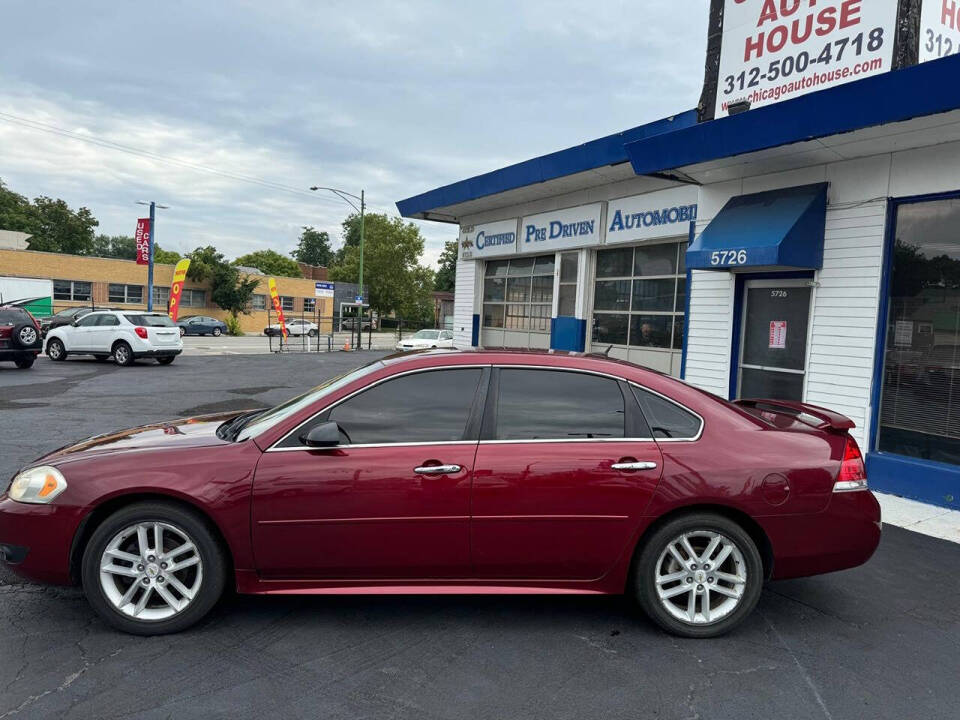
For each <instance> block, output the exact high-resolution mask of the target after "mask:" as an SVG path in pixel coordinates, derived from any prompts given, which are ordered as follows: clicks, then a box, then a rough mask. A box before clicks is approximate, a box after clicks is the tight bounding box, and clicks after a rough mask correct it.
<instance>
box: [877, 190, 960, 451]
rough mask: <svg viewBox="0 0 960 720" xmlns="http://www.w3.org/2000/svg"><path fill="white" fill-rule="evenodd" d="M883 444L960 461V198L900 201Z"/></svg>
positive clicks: (879, 445)
mask: <svg viewBox="0 0 960 720" xmlns="http://www.w3.org/2000/svg"><path fill="white" fill-rule="evenodd" d="M886 322H887V333H886V348H885V350H884V370H883V386H882V387H883V389H882V394H881V405H880V420H879V430H878V435H877V449H878V450H880V451H885V452H891V453H897V454H899V455H906V456H909V457H916V458H922V459H926V460H935V461H939V462H945V463H953V464H960V199H950V200H935V201H928V202H919V203H911V204H904V205H900V206H899V208H898V209H897V217H896V236H895V245H894V250H893V266H892V273H891V280H890V302H889V309H888V316H887V321H886Z"/></svg>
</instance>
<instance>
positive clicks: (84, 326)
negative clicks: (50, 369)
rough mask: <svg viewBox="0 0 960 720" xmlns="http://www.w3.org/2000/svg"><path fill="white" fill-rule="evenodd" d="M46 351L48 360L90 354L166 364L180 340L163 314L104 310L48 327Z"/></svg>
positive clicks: (125, 361)
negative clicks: (146, 359) (154, 360)
mask: <svg viewBox="0 0 960 720" xmlns="http://www.w3.org/2000/svg"><path fill="white" fill-rule="evenodd" d="M46 350H47V355H48V356H49V357H50V359H51V360H65V359H66V357H67V355H93V356H94V357H95V358H96V359H97V360H100V361H103V360H106V359H107V358H108V357H110V356H111V355H113V359H114V360H116V362H117V365H132V364H133V361H134V360H139V359H140V358H155V359H156V361H157V362H158V363H160V364H161V365H169V364H170V363H172V362H173V360H174V358H175V357H177V355H179V354H180V353H181V352H183V341H182V340H181V339H180V329H179V328H178V327H177V326H176V324H175V323H174V322H173V320H171V319H170V318H169V317H168V316H167V315H164V314H163V313H148V312H138V311H136V310H129V311H125V310H105V311H100V312H92V313H89V314H87V315H84V316H83V317H82V318H80V319H79V320H74V321H73V322H72V323H70V324H69V325H62V326H60V327H58V328H54V329H53V330H51V331H50V332H49V333H48V334H47V348H46Z"/></svg>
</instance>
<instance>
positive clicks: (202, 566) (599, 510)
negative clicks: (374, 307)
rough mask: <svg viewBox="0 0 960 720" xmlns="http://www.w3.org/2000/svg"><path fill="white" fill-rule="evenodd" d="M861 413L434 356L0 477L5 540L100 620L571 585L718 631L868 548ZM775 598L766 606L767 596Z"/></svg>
mask: <svg viewBox="0 0 960 720" xmlns="http://www.w3.org/2000/svg"><path fill="white" fill-rule="evenodd" d="M852 427H853V423H852V422H851V421H850V420H848V419H847V418H845V417H843V416H842V415H838V414H836V413H833V412H831V411H829V410H825V409H823V408H820V407H816V406H813V405H806V404H801V403H790V402H780V401H741V402H738V403H729V402H726V401H724V400H721V399H719V398H717V397H716V396H713V395H710V394H708V393H705V392H702V391H700V390H697V389H696V388H693V387H691V386H689V385H686V384H684V383H682V382H680V381H678V380H675V379H673V378H671V377H668V376H665V375H661V374H659V373H656V372H652V371H649V370H645V369H642V368H639V367H637V366H635V365H631V364H629V363H624V362H618V361H614V360H608V359H606V358H602V357H597V356H577V355H563V354H547V353H520V352H507V351H502V352H497V351H465V352H457V351H446V350H430V351H426V352H421V353H407V354H405V355H398V356H394V357H390V358H386V359H384V360H378V361H376V362H374V363H372V364H369V365H366V366H365V367H362V368H359V369H357V370H355V371H353V372H350V373H347V374H346V375H343V376H341V377H339V378H335V379H333V380H329V381H327V382H326V383H325V384H323V385H320V386H319V387H316V388H314V389H313V390H311V391H310V392H307V393H306V394H304V395H301V396H300V397H297V398H294V399H292V400H289V401H288V402H285V403H283V404H282V405H278V406H277V407H275V408H272V409H269V410H255V411H249V412H243V413H238V414H234V413H232V414H229V415H219V416H207V417H201V418H193V419H178V420H172V421H170V422H168V423H158V424H155V425H148V426H145V427H141V428H137V429H133V430H129V431H125V432H114V433H110V434H108V435H99V436H97V437H93V438H90V439H88V440H84V441H82V442H79V443H76V444H74V445H71V446H67V447H65V448H62V449H60V450H57V451H54V452H52V453H50V454H49V455H47V456H46V457H43V458H40V459H39V460H37V461H36V462H34V463H33V464H31V465H28V466H27V467H26V468H25V469H24V470H23V471H22V472H20V473H19V474H18V475H17V476H16V477H15V478H14V479H13V481H12V484H11V485H10V487H9V489H8V490H6V491H5V492H4V493H3V494H2V495H0V558H5V559H6V562H7V563H8V564H9V565H10V566H11V567H12V568H13V569H14V570H15V571H16V572H18V573H20V574H22V575H23V576H25V577H27V578H29V579H32V580H35V581H40V582H48V583H71V582H80V583H81V584H82V586H83V589H84V591H85V593H86V595H87V598H88V599H89V601H90V603H91V604H92V606H93V607H94V608H95V609H96V610H97V612H99V613H100V615H101V616H102V617H103V618H104V619H105V620H106V621H107V622H108V623H110V624H112V625H114V626H115V627H117V628H120V629H122V630H125V631H128V632H133V633H138V634H143V635H156V634H160V633H168V632H175V631H177V630H182V629H184V628H186V627H188V626H190V625H192V624H193V623H195V622H197V621H198V620H200V619H201V618H202V617H203V616H205V615H206V614H207V613H208V612H209V611H210V609H211V608H212V607H213V606H214V604H215V603H216V602H217V600H218V598H219V597H220V595H221V593H222V592H223V590H224V588H225V587H226V586H227V585H228V584H229V585H230V586H232V587H235V588H236V589H237V590H238V591H239V592H241V593H255V594H263V595H269V594H295V595H302V594H332V595H345V594H351V593H358V594H370V593H383V594H401V593H407V594H411V593H413V594H429V593H441V594H450V593H467V594H473V593H484V594H495V593H532V594H538V595H543V594H550V593H559V594H564V593H578V594H619V593H627V594H629V595H630V596H632V597H633V598H635V599H636V600H637V601H638V602H639V603H640V605H641V606H642V607H643V608H644V609H645V610H646V612H647V613H648V614H649V616H650V617H651V618H652V619H653V620H654V621H655V622H657V623H658V624H659V625H661V626H662V627H664V628H666V629H667V630H669V631H671V632H673V633H676V634H679V635H685V636H689V637H710V636H715V635H719V634H721V633H723V632H726V631H728V630H730V629H731V628H733V627H734V626H736V625H737V624H738V623H740V622H741V621H743V620H744V619H745V618H746V617H747V616H749V615H750V613H751V611H752V610H753V608H754V606H755V605H756V604H757V600H758V599H759V597H760V591H761V588H762V586H763V583H764V581H766V580H767V579H769V578H774V579H782V578H795V577H802V576H805V575H815V574H818V573H826V572H832V571H834V570H842V569H844V568H850V567H854V566H856V565H860V564H862V563H864V562H866V561H867V560H868V559H869V558H870V556H871V555H872V554H873V552H874V550H875V549H876V547H877V544H878V543H879V541H880V508H879V505H878V503H877V501H876V499H875V498H874V497H873V495H872V494H871V493H870V492H869V491H868V490H867V480H866V471H865V469H864V463H863V458H862V457H861V455H860V450H859V448H858V447H857V443H856V442H855V441H854V439H853V438H852V437H851V436H850V434H849V432H848V431H849V430H850V428H852ZM767 612H770V610H769V609H768V610H767Z"/></svg>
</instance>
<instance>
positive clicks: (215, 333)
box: [213, 328, 223, 337]
mask: <svg viewBox="0 0 960 720" xmlns="http://www.w3.org/2000/svg"><path fill="white" fill-rule="evenodd" d="M221 335H223V330H221V329H220V328H214V329H213V336H214V337H220V336H221Z"/></svg>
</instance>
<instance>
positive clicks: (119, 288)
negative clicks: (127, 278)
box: [107, 283, 143, 305]
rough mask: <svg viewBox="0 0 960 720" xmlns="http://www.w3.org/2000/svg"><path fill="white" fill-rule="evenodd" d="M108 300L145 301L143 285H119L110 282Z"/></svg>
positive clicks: (128, 302)
mask: <svg viewBox="0 0 960 720" xmlns="http://www.w3.org/2000/svg"><path fill="white" fill-rule="evenodd" d="M107 301H108V302H111V303H124V304H128V305H130V304H140V303H142V302H143V285H119V284H115V283H110V285H108V286H107Z"/></svg>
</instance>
